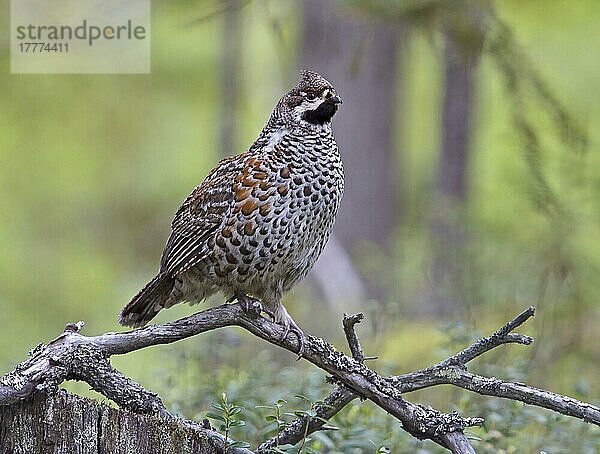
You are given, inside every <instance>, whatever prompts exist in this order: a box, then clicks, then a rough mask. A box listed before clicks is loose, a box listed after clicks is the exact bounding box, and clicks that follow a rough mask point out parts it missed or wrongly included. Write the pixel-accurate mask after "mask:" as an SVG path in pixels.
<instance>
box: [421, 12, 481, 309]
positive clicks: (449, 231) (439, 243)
mask: <svg viewBox="0 0 600 454" xmlns="http://www.w3.org/2000/svg"><path fill="white" fill-rule="evenodd" d="M454 19H455V20H456V19H457V18H456V17H455V18H454ZM459 19H460V20H462V17H460V18H459ZM449 23H450V27H448V28H447V29H446V32H445V34H444V40H445V49H444V73H445V82H444V101H443V112H442V125H441V126H442V148H441V151H440V158H439V167H438V172H437V180H436V188H435V191H436V193H435V197H434V204H433V210H432V220H431V234H432V237H433V241H432V246H433V263H432V268H431V281H430V292H429V293H430V296H429V298H428V300H429V301H428V303H429V305H428V308H427V309H428V311H430V312H433V313H435V314H436V315H439V316H441V315H445V314H448V313H450V312H453V311H454V310H455V309H456V308H457V306H458V305H459V304H462V303H464V302H465V300H464V297H465V295H466V293H465V292H466V291H467V286H466V271H467V270H466V261H465V258H466V257H465V256H464V248H465V245H466V244H465V231H464V222H463V219H464V209H465V202H466V200H467V195H468V170H469V142H470V137H471V119H472V113H473V92H474V75H475V73H476V71H477V67H478V62H479V55H480V49H481V42H480V38H479V37H478V36H477V35H469V34H467V35H466V36H465V35H463V34H461V33H464V29H459V30H458V29H457V28H458V27H456V28H453V27H452V25H456V23H454V22H452V20H450V21H449ZM461 25H464V24H462V23H461Z"/></svg>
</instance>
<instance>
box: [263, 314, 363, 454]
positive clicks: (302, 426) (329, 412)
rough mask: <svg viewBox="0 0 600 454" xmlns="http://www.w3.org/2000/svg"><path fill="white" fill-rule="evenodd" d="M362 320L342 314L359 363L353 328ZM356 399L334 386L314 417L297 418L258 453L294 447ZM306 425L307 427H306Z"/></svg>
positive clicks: (361, 315)
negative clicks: (283, 446)
mask: <svg viewBox="0 0 600 454" xmlns="http://www.w3.org/2000/svg"><path fill="white" fill-rule="evenodd" d="M364 318H365V316H364V315H363V314H362V313H358V314H354V315H347V314H344V319H343V321H342V322H343V326H344V333H345V334H346V340H347V341H348V346H349V347H350V351H351V352H352V357H353V358H354V359H355V360H357V361H358V362H360V363H362V362H364V360H365V354H364V352H363V350H362V347H361V346H360V341H359V340H358V335H357V334H356V331H355V329H354V327H355V326H356V325H357V324H358V323H360V322H362V321H363V319H364ZM357 397H358V396H357V395H356V393H353V392H352V391H350V390H349V389H348V388H346V387H345V386H343V385H336V386H335V388H334V389H333V391H331V393H329V395H328V396H327V397H326V398H325V399H324V400H323V403H324V405H318V406H317V407H316V408H315V409H314V410H315V413H316V417H312V418H309V417H302V418H297V419H295V420H294V421H291V422H290V423H288V424H286V426H285V428H284V429H283V430H282V431H281V432H280V433H279V434H277V435H276V436H275V437H273V438H270V439H269V440H267V441H265V442H264V443H262V444H261V445H260V446H259V447H258V452H268V451H269V450H270V449H272V448H274V447H275V446H279V445H295V444H296V443H298V442H299V441H300V440H302V438H304V437H305V436H306V435H309V434H311V433H313V432H317V431H318V430H322V428H323V426H324V425H325V421H326V420H329V419H331V418H333V417H334V416H335V415H336V414H337V413H339V412H340V411H341V410H342V408H344V407H345V406H346V405H348V404H349V403H350V402H352V401H353V400H354V399H356V398H357ZM307 424H308V427H306V425H307Z"/></svg>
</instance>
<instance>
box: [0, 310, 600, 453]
mask: <svg viewBox="0 0 600 454" xmlns="http://www.w3.org/2000/svg"><path fill="white" fill-rule="evenodd" d="M533 313H534V310H533V308H529V309H527V310H526V311H524V312H523V313H522V314H519V315H518V316H517V317H515V319H513V320H511V321H510V322H509V323H507V324H506V325H505V326H503V327H502V328H501V329H500V330H498V331H496V332H495V333H493V334H492V335H491V336H488V337H486V338H483V339H480V340H478V341H477V342H475V343H474V344H473V345H471V346H469V347H467V348H466V349H464V350H462V351H461V352H459V353H457V354H456V355H453V356H451V357H450V358H448V359H445V360H444V361H441V362H440V363H438V364H436V365H434V366H431V367H429V368H427V369H423V370H420V371H416V372H413V373H410V374H405V375H401V376H394V377H383V376H381V375H379V374H378V373H376V372H375V371H373V370H371V369H369V368H368V367H366V366H365V365H364V364H362V363H361V362H360V361H357V360H356V359H354V358H351V357H348V356H346V355H344V354H343V353H341V352H339V351H337V350H336V349H335V348H334V347H333V346H331V345H330V344H328V343H327V342H325V341H324V340H322V339H320V338H316V337H313V336H306V339H305V352H304V355H303V357H304V358H305V359H306V360H308V361H309V362H311V363H312V364H314V365H316V366H317V367H319V368H321V369H323V370H324V371H326V372H327V373H329V374H331V375H332V381H333V382H335V383H337V384H338V385H339V386H338V387H337V388H336V389H335V390H334V391H333V392H332V393H331V394H330V396H328V397H327V398H326V399H325V404H326V405H324V406H323V407H322V408H319V409H317V410H318V414H319V416H320V417H323V418H324V419H329V418H330V417H331V416H333V415H334V414H335V413H337V412H338V411H339V410H340V409H341V408H343V407H344V406H345V405H347V404H348V403H349V402H350V401H352V400H353V399H354V398H355V397H356V396H360V397H361V398H364V399H370V400H371V401H373V402H374V403H375V404H377V405H378V406H380V407H381V408H382V409H384V410H385V411H387V412H388V413H390V414H392V415H393V416H394V417H396V418H397V419H399V420H400V421H401V422H402V427H403V428H404V430H406V431H407V432H409V433H410V434H411V435H413V436H415V437H417V438H419V439H430V440H432V441H434V442H436V443H438V444H439V445H441V446H444V447H446V448H448V449H449V450H450V451H451V452H453V453H472V452H474V451H473V449H472V447H471V446H470V444H469V442H468V440H467V439H466V437H465V436H464V434H463V430H464V429H465V428H466V427H469V426H473V425H477V424H480V423H481V422H482V420H481V419H480V418H466V417H462V416H460V415H459V414H458V413H451V414H442V413H440V412H438V411H437V410H435V409H433V408H430V407H424V406H421V405H415V404H413V403H411V402H409V401H407V400H405V399H404V398H403V397H402V396H401V394H402V393H406V392H410V391H415V390H417V389H422V388H426V387H430V386H435V385H438V384H453V385H456V386H459V387H461V388H464V389H468V390H471V391H473V392H476V393H479V394H483V395H490V396H497V397H504V398H509V399H514V400H520V401H522V402H526V403H529V404H532V405H536V406H540V407H544V408H549V409H552V410H555V411H558V412H560V413H562V414H566V415H570V416H575V417H577V418H580V419H583V420H584V421H587V422H592V423H594V424H596V425H600V409H599V408H598V407H596V406H594V405H591V404H586V403H583V402H579V401H577V400H575V399H572V398H569V397H566V396H561V395H558V394H554V393H551V392H549V391H545V390H541V389H537V388H533V387H530V386H527V385H525V384H522V383H511V382H505V381H502V380H499V379H497V378H488V377H482V376H479V375H475V374H471V373H469V372H467V371H466V363H467V362H469V361H471V360H472V359H474V358H476V357H478V356H480V355H481V354H483V353H485V352H487V351H489V350H491V349H492V348H495V347H497V346H499V345H502V344H506V343H515V342H517V343H523V344H530V343H531V341H532V340H531V338H529V337H528V336H523V335H520V334H515V333H512V332H511V331H512V330H514V329H515V328H517V327H518V326H520V325H521V324H523V323H524V322H525V321H526V320H528V319H529V318H530V317H531V316H533ZM359 319H360V316H358V315H357V316H352V317H347V321H346V327H347V337H348V341H349V344H350V345H353V347H351V349H352V350H353V354H354V355H355V356H357V357H358V358H361V357H363V358H364V354H363V353H362V349H361V348H360V343H359V342H358V337H357V336H356V333H355V332H354V329H353V327H354V324H355V323H358V321H359ZM233 325H237V326H241V327H243V328H245V329H246V330H248V331H250V332H251V333H253V334H254V335H256V336H258V337H260V338H262V339H264V340H266V341H267V342H270V343H272V344H275V345H278V346H280V347H282V348H285V349H287V350H289V351H291V352H296V351H297V350H298V340H297V339H296V338H295V337H294V336H288V337H286V338H285V339H283V340H282V339H281V337H282V333H283V328H282V327H281V326H279V325H277V324H275V323H272V322H270V321H269V320H267V319H265V318H262V317H256V316H251V315H248V314H246V313H245V312H244V311H243V310H242V309H241V307H240V306H239V305H237V304H233V305H231V304H226V305H222V306H217V307H214V308H211V309H207V310H205V311H203V312H199V313H197V314H194V315H191V316H189V317H186V318H183V319H180V320H176V321H174V322H170V323H166V324H163V325H153V326H149V327H147V328H143V329H139V330H136V331H129V332H125V333H118V334H117V333H106V334H103V335H100V336H93V337H86V336H83V335H81V334H80V333H79V329H80V328H81V324H76V325H69V326H68V327H67V329H66V330H65V332H64V333H62V334H61V335H60V336H59V337H58V338H57V339H55V340H53V341H52V342H50V343H49V344H48V345H46V346H43V345H42V346H38V347H36V349H34V351H33V352H32V353H31V358H29V359H28V360H26V361H24V362H23V363H21V364H19V365H18V366H17V367H16V368H15V370H14V371H12V372H10V373H9V374H6V375H5V376H3V377H1V378H0V405H7V404H10V403H13V402H15V401H17V400H20V399H24V398H25V397H27V396H28V395H30V394H31V393H32V392H33V391H34V390H35V389H41V390H45V391H52V390H54V389H56V387H57V386H58V384H59V383H60V382H62V381H63V380H70V379H76V380H84V381H86V382H88V383H90V385H92V387H94V389H96V390H98V391H100V392H102V393H103V394H105V395H106V396H107V397H109V398H111V399H112V400H114V401H115V402H116V403H118V404H119V405H120V406H121V407H123V408H129V409H132V410H134V411H138V412H149V413H163V414H166V410H164V405H163V404H162V402H161V401H160V399H159V398H158V396H156V395H155V394H153V393H150V392H148V391H145V390H143V388H141V387H140V386H139V385H138V384H136V383H135V382H133V381H131V380H129V379H128V378H126V377H123V376H122V374H120V373H119V372H118V371H116V370H115V369H113V368H112V366H110V364H109V362H108V358H109V357H110V356H112V355H119V354H125V353H129V352H131V351H134V350H139V349H141V348H145V347H148V346H151V345H158V344H167V343H172V342H175V341H177V340H180V339H184V338H186V337H190V336H193V335H196V334H199V333H202V332H206V331H210V330H214V329H217V328H222V327H225V326H233ZM321 415H322V416H321ZM313 423H314V421H310V422H309V427H308V429H309V430H311V429H312V428H313ZM293 424H300V427H301V428H302V429H306V421H304V425H302V424H303V423H302V422H294V423H293ZM315 427H316V426H315ZM321 427H322V426H321ZM317 429H318V427H316V428H315V430H317ZM294 433H295V432H294V430H293V426H292V425H290V430H289V431H288V432H285V431H284V432H282V434H281V436H280V438H279V444H284V443H288V442H293V441H294V440H295V438H294ZM302 433H304V432H302ZM270 442H271V441H268V442H266V443H270ZM263 445H264V444H263ZM263 445H261V448H263Z"/></svg>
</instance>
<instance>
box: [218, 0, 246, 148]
mask: <svg viewBox="0 0 600 454" xmlns="http://www.w3.org/2000/svg"><path fill="white" fill-rule="evenodd" d="M244 5H245V2H244V0H228V5H227V6H226V8H225V10H224V12H223V30H222V41H221V44H222V49H221V101H220V103H219V104H220V108H221V112H220V118H219V127H220V128H219V129H220V130H219V142H220V143H219V145H220V148H221V155H222V156H230V155H232V154H237V153H239V152H240V151H241V150H238V149H237V146H238V142H237V137H238V135H237V125H236V123H237V122H238V112H239V100H240V86H241V84H240V73H241V66H242V29H241V25H242V21H241V12H240V10H241V8H242V7H243V6H244Z"/></svg>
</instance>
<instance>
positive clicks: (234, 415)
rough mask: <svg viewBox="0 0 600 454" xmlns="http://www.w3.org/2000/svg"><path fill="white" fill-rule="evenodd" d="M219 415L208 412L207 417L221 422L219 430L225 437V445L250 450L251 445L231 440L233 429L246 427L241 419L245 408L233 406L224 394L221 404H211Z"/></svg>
mask: <svg viewBox="0 0 600 454" xmlns="http://www.w3.org/2000/svg"><path fill="white" fill-rule="evenodd" d="M210 406H211V407H212V408H214V409H215V410H217V412H218V413H213V412H208V413H206V417H207V418H210V419H212V420H214V421H218V422H219V430H220V431H221V432H223V435H225V443H226V444H227V447H231V448H248V447H250V444H249V443H246V442H244V441H233V440H231V439H230V438H229V435H230V433H231V429H232V428H234V427H242V426H245V425H246V422H245V421H244V420H243V419H240V414H241V413H242V410H243V408H242V407H239V406H238V405H234V404H231V403H229V402H228V401H227V394H226V393H222V394H221V399H220V400H219V403H217V404H215V403H214V402H213V403H211V404H210Z"/></svg>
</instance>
